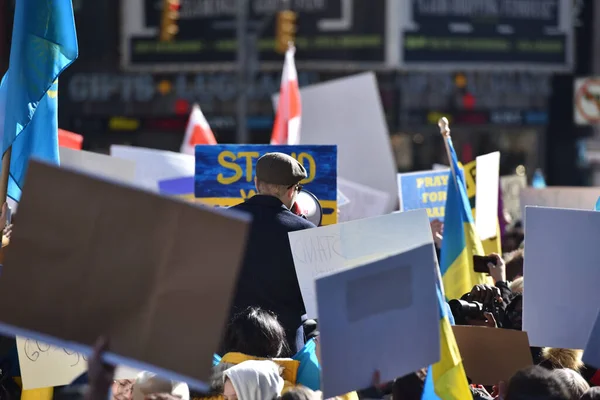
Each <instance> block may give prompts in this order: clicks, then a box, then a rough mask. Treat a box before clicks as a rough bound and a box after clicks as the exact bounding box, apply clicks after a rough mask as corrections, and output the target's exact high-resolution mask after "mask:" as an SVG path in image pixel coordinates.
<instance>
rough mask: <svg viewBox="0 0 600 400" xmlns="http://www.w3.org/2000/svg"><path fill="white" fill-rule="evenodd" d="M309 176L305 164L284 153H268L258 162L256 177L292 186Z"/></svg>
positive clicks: (266, 181)
mask: <svg viewBox="0 0 600 400" xmlns="http://www.w3.org/2000/svg"><path fill="white" fill-rule="evenodd" d="M307 176H308V175H307V174H306V169H305V168H304V166H303V165H302V164H300V163H299V162H298V161H296V160H295V159H294V158H293V157H291V156H288V155H287V154H284V153H267V154H265V155H264V156H262V157H261V158H259V159H258V161H257V162H256V179H258V180H259V181H261V182H265V183H270V184H273V185H283V186H292V185H295V184H297V183H298V182H300V181H301V180H302V179H306V177H307Z"/></svg>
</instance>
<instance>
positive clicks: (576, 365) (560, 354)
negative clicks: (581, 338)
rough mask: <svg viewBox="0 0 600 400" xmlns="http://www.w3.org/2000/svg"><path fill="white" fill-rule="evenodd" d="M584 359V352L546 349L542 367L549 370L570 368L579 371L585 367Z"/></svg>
mask: <svg viewBox="0 0 600 400" xmlns="http://www.w3.org/2000/svg"><path fill="white" fill-rule="evenodd" d="M582 357H583V351H582V350H573V349H557V348H553V347H544V348H543V349H542V360H541V361H540V365H541V366H542V367H546V368H548V369H558V368H570V369H572V370H575V371H579V370H580V369H581V367H583V361H582V360H581V359H582Z"/></svg>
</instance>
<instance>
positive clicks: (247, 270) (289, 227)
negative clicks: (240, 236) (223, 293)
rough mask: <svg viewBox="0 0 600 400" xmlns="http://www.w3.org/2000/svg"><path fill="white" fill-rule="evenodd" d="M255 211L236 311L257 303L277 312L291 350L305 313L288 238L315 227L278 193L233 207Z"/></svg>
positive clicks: (239, 285)
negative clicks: (290, 235)
mask: <svg viewBox="0 0 600 400" xmlns="http://www.w3.org/2000/svg"><path fill="white" fill-rule="evenodd" d="M232 209H234V210H237V211H244V212H247V213H249V214H251V215H252V217H253V220H252V226H251V228H250V234H249V237H248V242H247V245H246V252H245V255H244V262H243V264H242V269H241V271H240V275H239V278H238V284H237V289H236V294H235V297H234V301H233V313H235V312H239V311H242V310H244V309H245V308H246V307H250V306H258V307H261V308H263V309H265V310H270V311H273V312H274V313H276V314H277V316H278V318H279V322H281V325H282V326H283V328H284V329H285V332H286V335H287V341H288V343H289V344H290V347H291V349H292V350H294V349H295V348H296V347H297V346H296V342H297V341H296V331H297V330H298V328H299V327H300V326H301V325H302V316H303V315H304V314H305V313H306V310H305V308H304V302H303V300H302V294H301V293H300V286H299V285H298V278H297V277H296V269H295V268H294V260H293V258H292V252H291V249H290V242H289V238H288V233H289V232H294V231H299V230H303V229H309V228H314V227H315V225H313V224H312V223H311V222H309V221H307V220H306V219H304V218H302V217H299V216H297V215H295V214H294V213H292V212H291V211H290V210H288V208H287V207H286V206H285V205H284V204H283V203H282V202H281V201H280V200H279V199H277V198H276V197H273V196H265V195H256V196H253V197H251V198H250V199H248V200H246V201H245V202H244V203H242V204H240V205H237V206H234V207H232Z"/></svg>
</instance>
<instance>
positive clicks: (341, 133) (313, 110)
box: [274, 72, 398, 213]
mask: <svg viewBox="0 0 600 400" xmlns="http://www.w3.org/2000/svg"><path fill="white" fill-rule="evenodd" d="M300 95H301V97H302V124H301V131H300V144H336V145H337V146H338V176H343V177H345V178H349V179H352V181H353V182H356V183H359V184H361V185H364V186H370V187H372V188H373V189H377V190H379V191H382V192H386V193H388V195H389V198H388V202H387V205H386V208H385V212H386V213H389V212H392V211H394V210H395V209H397V200H398V188H397V185H396V173H397V172H398V171H397V166H396V161H395V160H394V153H393V150H392V145H391V142H390V135H389V131H388V128H387V122H386V120H385V115H384V112H383V106H382V105H381V98H380V97H379V89H378V86H377V79H376V77H375V74H374V73H373V72H367V73H363V74H358V75H354V76H350V77H345V78H341V79H335V80H331V81H328V82H324V83H319V84H316V85H311V86H307V87H304V88H302V89H301V90H300ZM277 98H278V95H274V107H276V104H277ZM344 194H346V195H348V193H345V192H344ZM350 201H353V200H352V198H351V197H350Z"/></svg>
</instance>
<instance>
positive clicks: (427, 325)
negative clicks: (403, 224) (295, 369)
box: [316, 214, 440, 398]
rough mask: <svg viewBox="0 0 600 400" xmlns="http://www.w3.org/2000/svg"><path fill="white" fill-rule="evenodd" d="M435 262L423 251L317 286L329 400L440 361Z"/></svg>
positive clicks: (429, 250)
mask: <svg viewBox="0 0 600 400" xmlns="http://www.w3.org/2000/svg"><path fill="white" fill-rule="evenodd" d="M400 215H402V214H400ZM425 217H426V216H425ZM427 220H428V219H427ZM430 236H431V235H430ZM434 258H435V254H434V253H433V247H432V246H431V245H430V244H425V245H422V246H419V247H416V248H413V249H410V250H407V251H403V252H402V253H400V254H397V255H394V256H391V257H388V258H384V259H382V260H379V261H375V262H371V263H366V264H364V265H361V266H358V267H355V268H353V269H348V270H344V271H341V272H338V273H336V274H333V275H329V276H326V277H323V278H320V279H318V280H317V281H316V287H317V297H318V301H319V316H320V319H319V331H320V333H321V336H320V337H319V338H320V339H319V340H320V341H321V343H322V345H321V364H322V378H321V382H322V387H323V394H324V398H331V397H333V396H337V395H341V394H344V393H348V392H351V391H353V390H358V389H364V388H366V387H369V386H370V385H371V382H372V377H373V371H376V370H378V371H379V372H380V374H381V380H382V382H388V381H392V380H394V379H395V378H397V377H399V376H404V375H406V374H408V373H410V372H413V371H416V370H418V369H420V368H423V367H425V366H427V365H431V364H433V363H435V362H437V361H439V359H440V325H439V321H440V315H439V304H438V301H437V299H438V298H437V295H436V275H435V268H436V265H435V263H434ZM356 360H360V362H356Z"/></svg>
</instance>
